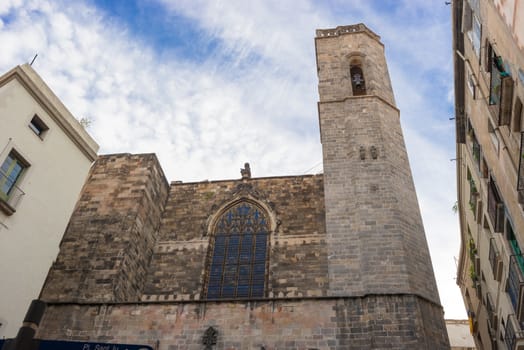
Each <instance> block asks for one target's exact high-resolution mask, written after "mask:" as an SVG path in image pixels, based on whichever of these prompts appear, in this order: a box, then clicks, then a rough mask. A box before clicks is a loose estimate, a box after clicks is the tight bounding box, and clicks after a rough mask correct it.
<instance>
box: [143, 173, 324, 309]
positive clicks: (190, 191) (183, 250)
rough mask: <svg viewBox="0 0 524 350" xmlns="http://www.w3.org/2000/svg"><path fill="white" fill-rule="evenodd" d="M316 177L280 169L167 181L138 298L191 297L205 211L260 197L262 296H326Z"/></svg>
mask: <svg viewBox="0 0 524 350" xmlns="http://www.w3.org/2000/svg"><path fill="white" fill-rule="evenodd" d="M322 179H323V177H322V176H321V175H315V176H311V175H308V176H285V177H272V178H251V179H244V180H231V181H214V182H208V181H205V182H198V183H176V182H175V183H172V184H171V189H170V193H169V198H168V200H167V203H166V208H165V211H164V214H163V218H162V224H161V227H160V232H159V240H158V242H157V244H156V247H155V253H154V255H153V260H152V263H151V266H150V269H149V271H150V272H149V276H148V281H147V285H146V288H145V290H144V295H143V297H142V299H143V300H198V299H200V298H202V292H203V289H204V284H205V283H204V282H205V279H206V259H207V256H208V248H209V243H210V240H211V238H212V235H213V232H212V227H211V224H212V222H211V220H210V219H211V218H212V217H213V216H214V215H216V214H217V213H218V212H219V211H220V209H221V208H223V207H225V206H227V204H228V203H231V202H234V201H235V200H239V199H242V198H250V199H253V200H255V201H258V202H260V203H263V204H265V205H266V206H267V207H268V208H269V211H270V213H269V215H270V216H271V217H272V220H273V221H274V227H275V229H274V231H273V232H271V234H270V248H269V258H268V260H269V269H268V287H267V288H266V289H267V290H268V291H269V292H268V294H267V296H279V295H280V296H306V295H325V294H326V289H327V253H326V248H325V246H326V241H325V213H324V212H325V209H324V192H323V180H322Z"/></svg>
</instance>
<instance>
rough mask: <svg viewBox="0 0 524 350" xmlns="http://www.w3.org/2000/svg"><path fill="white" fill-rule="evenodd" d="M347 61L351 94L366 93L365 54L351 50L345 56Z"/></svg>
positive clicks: (359, 94)
mask: <svg viewBox="0 0 524 350" xmlns="http://www.w3.org/2000/svg"><path fill="white" fill-rule="evenodd" d="M346 59H347V61H348V63H349V79H350V81H351V91H352V94H353V96H362V95H366V94H367V89H366V74H364V71H365V65H364V60H365V55H364V54H363V53H361V52H357V51H354V52H351V53H349V54H348V55H347V56H346Z"/></svg>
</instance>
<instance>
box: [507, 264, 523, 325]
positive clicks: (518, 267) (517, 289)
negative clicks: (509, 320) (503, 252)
mask: <svg viewBox="0 0 524 350" xmlns="http://www.w3.org/2000/svg"><path fill="white" fill-rule="evenodd" d="M523 271H524V257H523V256H522V254H519V255H512V256H511V257H510V259H509V272H508V280H507V284H506V291H507V292H508V296H509V299H510V301H511V304H512V305H513V309H514V310H515V315H516V317H517V319H518V320H519V322H522V321H524V300H523V299H524V274H523Z"/></svg>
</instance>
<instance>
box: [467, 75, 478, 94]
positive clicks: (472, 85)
mask: <svg viewBox="0 0 524 350" xmlns="http://www.w3.org/2000/svg"><path fill="white" fill-rule="evenodd" d="M467 72H468V79H467V83H468V89H469V92H470V93H471V96H472V97H473V99H475V97H476V94H475V93H476V91H475V89H476V85H475V79H474V78H473V73H471V71H470V69H469V67H468V68H467Z"/></svg>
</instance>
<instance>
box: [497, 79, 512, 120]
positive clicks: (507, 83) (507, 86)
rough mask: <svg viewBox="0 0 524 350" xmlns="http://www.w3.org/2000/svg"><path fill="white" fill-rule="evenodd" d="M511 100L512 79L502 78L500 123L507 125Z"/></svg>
mask: <svg viewBox="0 0 524 350" xmlns="http://www.w3.org/2000/svg"><path fill="white" fill-rule="evenodd" d="M512 102H513V79H511V77H509V76H508V77H504V78H502V81H501V84H500V111H499V123H500V125H509V124H510V121H511V105H512Z"/></svg>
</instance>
